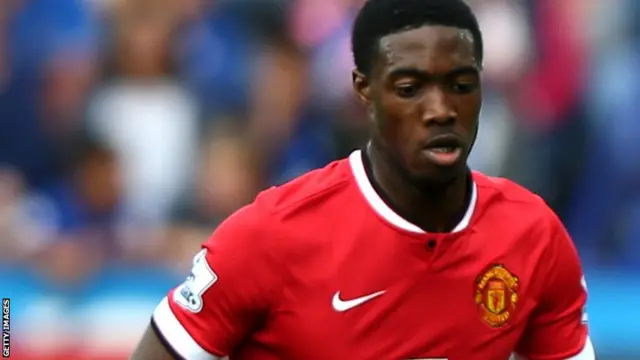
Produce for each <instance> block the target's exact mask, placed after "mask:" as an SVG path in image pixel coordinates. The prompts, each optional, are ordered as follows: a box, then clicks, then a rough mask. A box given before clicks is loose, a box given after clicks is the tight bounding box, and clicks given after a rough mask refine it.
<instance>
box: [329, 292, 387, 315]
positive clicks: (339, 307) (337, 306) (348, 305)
mask: <svg viewBox="0 0 640 360" xmlns="http://www.w3.org/2000/svg"><path fill="white" fill-rule="evenodd" d="M385 291H386V290H383V291H378V292H375V293H373V294H369V295H366V296H362V297H359V298H356V299H352V300H342V299H340V291H338V292H337V293H335V294H334V295H333V299H332V300H331V305H332V306H333V309H334V310H335V311H338V312H343V311H347V310H349V309H353V308H354V307H356V306H360V305H362V304H364V303H366V302H367V301H369V300H371V299H373V298H377V297H378V296H380V295H382V294H384V293H385Z"/></svg>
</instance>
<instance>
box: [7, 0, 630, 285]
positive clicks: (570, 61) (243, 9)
mask: <svg viewBox="0 0 640 360" xmlns="http://www.w3.org/2000/svg"><path fill="white" fill-rule="evenodd" d="M361 3H362V1H361V0H322V1H320V0H180V1H175V0H2V1H0V261H1V262H3V263H11V264H12V265H13V266H27V267H29V268H32V269H34V270H36V271H39V272H41V273H42V274H43V275H46V276H47V277H49V278H50V279H51V280H52V281H58V282H63V283H72V282H74V281H79V280H81V279H82V277H83V276H86V275H87V274H91V273H92V272H94V271H98V270H100V269H101V268H102V267H103V266H105V265H106V264H121V263H136V264H145V263H152V264H164V265H165V266H167V267H171V268H175V269H176V270H178V271H184V270H185V269H186V268H187V266H188V263H189V261H190V258H191V256H192V255H193V253H194V252H195V250H196V249H197V248H198V247H199V244H200V243H201V242H203V241H204V240H206V238H207V237H208V236H209V235H210V233H211V232H212V230H213V229H214V228H215V226H216V224H218V223H219V222H220V221H221V220H222V219H224V218H225V217H226V216H227V215H229V214H230V213H232V212H233V211H234V210H235V209H237V208H238V207H240V206H242V205H244V204H246V203H248V202H250V201H251V200H252V199H253V197H254V196H255V195H256V194H257V192H258V191H260V190H261V189H264V188H266V187H269V186H272V185H275V184H280V183H283V182H285V181H287V180H289V179H292V178H293V177H295V176H297V175H300V174H302V173H304V172H306V171H308V170H311V169H313V168H316V167H321V166H323V165H325V164H327V163H328V162H330V161H332V160H334V159H337V158H340V157H343V156H346V155H348V153H349V152H350V151H351V150H353V149H355V148H357V147H360V146H362V145H363V144H364V141H365V139H366V136H367V129H366V126H367V123H366V119H365V114H364V112H363V111H362V109H361V107H360V106H359V105H358V104H357V102H356V101H355V97H354V96H352V94H351V75H350V71H351V69H352V67H353V64H352V58H351V53H350V43H349V41H350V27H351V23H352V20H353V16H354V14H355V12H356V11H357V8H358V6H359V5H360V4H361ZM469 3H470V4H471V5H472V7H474V8H475V10H476V12H477V15H478V17H479V20H480V23H481V28H482V30H483V32H484V37H485V41H486V59H485V71H484V85H485V90H484V91H485V92H484V94H485V103H484V107H483V111H482V117H481V130H480V134H479V140H478V143H477V145H476V147H475V150H474V153H473V154H472V157H471V165H472V167H473V168H475V169H478V170H481V171H483V172H486V173H488V174H490V175H496V176H505V177H508V178H511V179H514V180H516V181H518V182H520V183H521V184H523V185H524V186H526V187H528V188H530V189H531V190H533V191H535V192H537V193H539V194H540V195H541V196H543V197H544V198H545V199H546V200H547V202H548V203H549V204H550V205H551V206H552V207H553V208H554V209H555V210H556V211H557V212H558V213H559V214H560V215H561V217H562V218H563V219H564V221H565V222H566V224H567V226H568V228H569V231H570V232H571V234H572V235H573V236H574V239H575V241H576V244H577V246H578V248H579V250H580V253H581V255H582V257H583V261H584V262H585V266H591V267H610V266H618V267H627V266H628V267H634V266H635V267H637V268H640V141H638V142H636V141H635V140H640V122H639V121H637V119H635V116H636V113H638V112H639V110H640V106H639V105H638V104H640V92H639V91H638V90H640V89H638V87H640V22H639V21H638V20H637V19H639V18H640V16H639V15H640V2H639V1H637V0H609V1H604V0H600V1H599V0H562V1H557V0H535V1H534V0H469Z"/></svg>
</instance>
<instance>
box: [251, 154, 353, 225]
mask: <svg viewBox="0 0 640 360" xmlns="http://www.w3.org/2000/svg"><path fill="white" fill-rule="evenodd" d="M351 179H352V176H351V170H350V166H349V163H348V160H347V159H343V160H338V161H334V162H332V163H330V164H328V165H327V166H325V167H324V168H321V169H316V170H313V171H310V172H308V173H306V174H304V175H302V176H300V177H298V178H296V179H294V180H292V181H290V182H288V183H285V184H283V185H280V186H274V187H272V188H270V189H267V190H265V191H263V192H261V193H260V194H259V195H258V196H257V198H256V200H255V202H254V204H255V205H256V206H259V207H260V208H262V209H263V210H264V211H265V215H266V216H268V217H269V220H270V221H274V220H283V219H284V218H287V219H290V218H291V216H292V215H305V214H314V215H315V214H317V213H318V212H320V211H322V210H323V209H324V208H325V207H326V205H327V203H329V202H331V201H333V200H334V199H335V198H336V197H339V196H340V195H341V194H343V192H344V191H345V190H347V188H348V187H349V185H350V184H351V183H352V181H351Z"/></svg>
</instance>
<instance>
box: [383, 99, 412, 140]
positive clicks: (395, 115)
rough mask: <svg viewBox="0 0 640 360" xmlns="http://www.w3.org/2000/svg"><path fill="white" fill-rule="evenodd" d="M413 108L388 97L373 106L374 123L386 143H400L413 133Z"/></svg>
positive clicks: (409, 137)
mask: <svg viewBox="0 0 640 360" xmlns="http://www.w3.org/2000/svg"><path fill="white" fill-rule="evenodd" d="M414 113H415V109H414V107H413V106H411V104H408V103H407V102H403V101H399V100H397V99H393V98H390V99H389V98H388V99H385V100H383V101H381V102H379V103H378V105H377V106H376V107H375V119H376V121H375V125H376V128H377V130H378V133H379V136H380V137H381V138H383V139H384V140H385V142H387V143H393V144H394V145H395V144H399V145H402V144H403V143H407V142H408V141H410V140H411V136H412V134H414V133H415V122H414V119H415V114H414Z"/></svg>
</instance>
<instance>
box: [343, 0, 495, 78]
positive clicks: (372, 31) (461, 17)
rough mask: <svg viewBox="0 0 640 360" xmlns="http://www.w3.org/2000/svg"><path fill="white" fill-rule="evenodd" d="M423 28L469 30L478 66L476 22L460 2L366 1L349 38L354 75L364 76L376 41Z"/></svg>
mask: <svg viewBox="0 0 640 360" xmlns="http://www.w3.org/2000/svg"><path fill="white" fill-rule="evenodd" d="M425 25H442V26H451V27H456V28H459V29H464V30H469V31H470V32H471V34H472V36H473V45H474V52H475V56H476V59H477V60H478V63H479V65H482V58H483V43H482V34H481V32H480V27H479V26H478V21H477V19H476V16H475V15H474V14H473V11H472V10H471V8H470V7H469V5H467V4H466V3H465V2H464V1H463V0H367V2H366V3H365V4H364V6H363V7H362V8H361V9H360V12H359V13H358V16H357V17H356V20H355V23H354V25H353V32H352V34H351V50H352V51H353V59H354V62H355V65H356V68H357V69H358V71H360V72H362V73H363V74H365V75H368V74H369V73H370V71H371V67H372V65H373V59H374V58H375V55H376V53H377V51H378V46H379V42H380V39H381V38H383V37H385V36H387V35H391V34H395V33H398V32H402V31H407V30H412V29H416V28H419V27H422V26H425Z"/></svg>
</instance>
